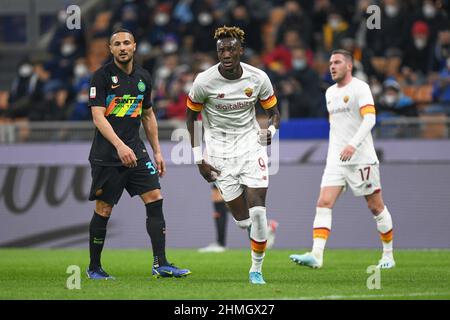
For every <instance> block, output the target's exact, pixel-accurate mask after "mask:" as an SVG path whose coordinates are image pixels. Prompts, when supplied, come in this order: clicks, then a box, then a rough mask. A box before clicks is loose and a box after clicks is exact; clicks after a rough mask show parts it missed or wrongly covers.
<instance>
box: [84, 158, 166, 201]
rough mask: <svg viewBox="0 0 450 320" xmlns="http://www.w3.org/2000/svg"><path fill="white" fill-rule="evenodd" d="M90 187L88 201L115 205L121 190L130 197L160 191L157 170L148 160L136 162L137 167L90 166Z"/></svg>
mask: <svg viewBox="0 0 450 320" xmlns="http://www.w3.org/2000/svg"><path fill="white" fill-rule="evenodd" d="M91 175H92V185H91V191H90V193H89V200H91V201H93V200H102V201H104V202H106V203H108V204H111V205H115V204H117V203H118V202H119V199H120V197H121V196H122V193H123V190H124V189H126V190H127V192H128V193H129V195H130V196H131V197H133V196H135V195H141V194H143V193H146V192H148V191H151V190H155V189H161V185H160V184H159V176H158V170H157V169H156V167H155V165H154V164H153V162H152V161H151V160H150V158H143V159H140V160H138V162H137V166H136V167H134V168H127V167H124V166H100V165H96V164H91Z"/></svg>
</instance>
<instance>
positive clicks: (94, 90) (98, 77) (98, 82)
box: [88, 70, 106, 107]
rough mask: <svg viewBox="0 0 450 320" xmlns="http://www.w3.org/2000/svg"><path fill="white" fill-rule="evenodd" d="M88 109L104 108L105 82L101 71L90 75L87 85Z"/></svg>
mask: <svg viewBox="0 0 450 320" xmlns="http://www.w3.org/2000/svg"><path fill="white" fill-rule="evenodd" d="M88 106H89V107H106V81H105V76H104V74H103V70H98V71H97V72H95V73H94V74H93V75H92V78H91V82H90V85H89V102H88Z"/></svg>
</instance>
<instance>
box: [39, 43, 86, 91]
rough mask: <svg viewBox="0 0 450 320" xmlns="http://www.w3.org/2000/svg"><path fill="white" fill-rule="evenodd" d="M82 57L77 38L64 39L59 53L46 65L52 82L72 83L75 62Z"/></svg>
mask: <svg viewBox="0 0 450 320" xmlns="http://www.w3.org/2000/svg"><path fill="white" fill-rule="evenodd" d="M82 56H83V54H82V52H81V50H80V48H79V47H78V46H77V43H76V39H75V37H74V36H72V35H68V36H66V37H64V38H63V39H62V41H61V46H60V49H59V51H58V53H57V54H56V55H55V56H54V57H53V59H50V60H49V61H48V62H47V63H46V65H45V68H46V69H47V70H48V71H49V72H50V77H51V79H52V80H59V81H62V82H70V79H71V78H72V76H73V68H74V65H75V61H76V60H77V59H79V58H81V57H82Z"/></svg>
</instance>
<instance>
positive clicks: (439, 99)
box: [430, 55, 450, 115]
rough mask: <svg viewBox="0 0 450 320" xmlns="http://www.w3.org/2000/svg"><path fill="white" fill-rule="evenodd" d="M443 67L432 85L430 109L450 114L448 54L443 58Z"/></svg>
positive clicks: (449, 67) (449, 66)
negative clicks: (431, 104)
mask: <svg viewBox="0 0 450 320" xmlns="http://www.w3.org/2000/svg"><path fill="white" fill-rule="evenodd" d="M445 61H446V63H445V67H444V68H443V69H442V70H441V72H440V73H439V78H438V80H437V81H436V82H435V83H434V85H433V93H432V96H433V102H434V105H433V106H431V107H430V109H434V110H440V111H443V112H445V113H447V115H450V55H449V56H448V57H447V59H446V60H445Z"/></svg>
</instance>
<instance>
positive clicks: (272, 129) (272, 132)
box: [267, 124, 277, 138]
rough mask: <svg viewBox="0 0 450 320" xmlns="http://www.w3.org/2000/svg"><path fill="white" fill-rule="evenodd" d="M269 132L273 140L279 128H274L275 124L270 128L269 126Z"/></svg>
mask: <svg viewBox="0 0 450 320" xmlns="http://www.w3.org/2000/svg"><path fill="white" fill-rule="evenodd" d="M267 130H269V131H270V134H271V135H272V138H273V136H274V135H275V132H277V128H275V126H274V125H273V124H272V125H270V126H269V129H267Z"/></svg>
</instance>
